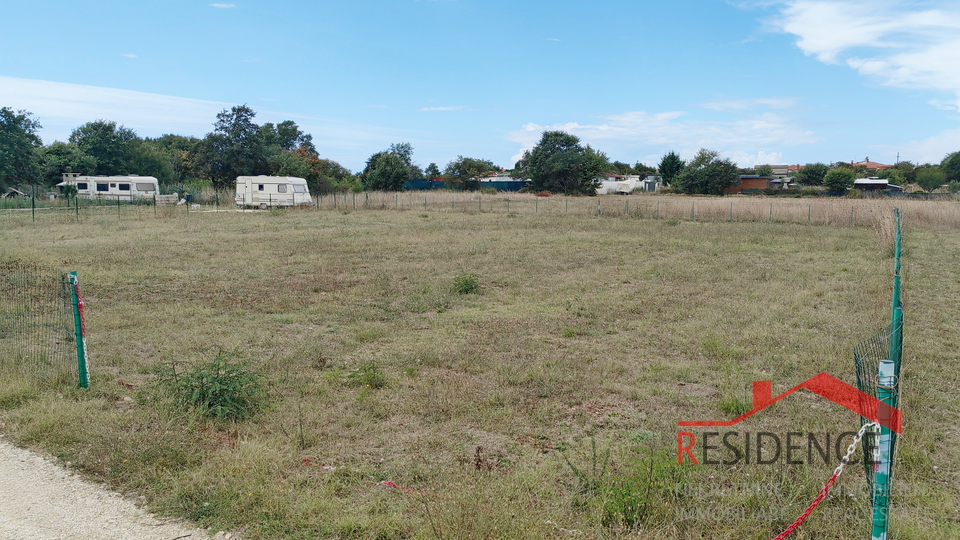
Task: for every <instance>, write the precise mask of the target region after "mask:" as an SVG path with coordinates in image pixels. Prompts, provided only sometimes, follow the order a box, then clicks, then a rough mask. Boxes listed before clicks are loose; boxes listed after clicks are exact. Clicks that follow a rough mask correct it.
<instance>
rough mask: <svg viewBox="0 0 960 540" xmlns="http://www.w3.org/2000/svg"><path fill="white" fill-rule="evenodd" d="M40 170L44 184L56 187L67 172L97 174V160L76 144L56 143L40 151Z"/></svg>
mask: <svg viewBox="0 0 960 540" xmlns="http://www.w3.org/2000/svg"><path fill="white" fill-rule="evenodd" d="M40 170H41V174H42V177H43V181H44V183H45V184H46V185H47V186H54V185H56V184H58V183H60V181H61V179H62V178H63V173H65V172H75V173H80V174H84V175H87V174H96V173H97V160H96V158H94V157H93V156H91V155H89V154H87V153H86V152H84V151H83V150H81V149H80V148H79V147H78V146H77V145H75V144H69V143H65V142H60V141H55V142H54V143H53V144H51V145H50V146H46V147H44V148H42V149H41V150H40Z"/></svg>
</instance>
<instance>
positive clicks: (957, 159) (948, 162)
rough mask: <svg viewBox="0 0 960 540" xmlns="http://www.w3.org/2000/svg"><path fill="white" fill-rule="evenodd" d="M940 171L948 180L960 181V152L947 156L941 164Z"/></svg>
mask: <svg viewBox="0 0 960 540" xmlns="http://www.w3.org/2000/svg"><path fill="white" fill-rule="evenodd" d="M940 170H941V171H943V174H945V175H946V177H947V180H950V181H960V152H953V153H950V154H947V155H946V157H944V158H943V161H941V162H940Z"/></svg>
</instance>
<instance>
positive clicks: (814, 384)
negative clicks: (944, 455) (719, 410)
mask: <svg viewBox="0 0 960 540" xmlns="http://www.w3.org/2000/svg"><path fill="white" fill-rule="evenodd" d="M801 388H806V389H807V390H810V391H811V392H813V393H814V394H817V395H820V396H823V397H825V398H827V399H829V400H830V401H832V402H834V403H836V404H837V405H840V406H842V407H845V408H847V409H850V410H851V411H853V412H855V413H857V414H859V415H860V416H862V417H864V418H866V419H868V420H872V421H874V422H877V423H878V424H880V425H881V426H883V427H886V428H888V429H890V430H892V431H895V432H897V433H901V429H902V424H901V416H900V410H899V409H897V408H895V407H891V406H890V405H887V404H886V403H883V402H882V401H880V400H879V399H877V398H875V397H873V396H871V395H868V394H865V393H863V392H861V391H860V390H858V389H856V388H854V387H852V386H850V385H849V384H847V383H845V382H843V381H841V380H840V379H838V378H836V377H833V376H832V375H829V374H827V373H819V374H817V375H814V376H813V377H810V378H809V379H807V380H806V381H804V382H802V383H800V384H798V385H797V386H794V387H793V388H791V389H790V390H787V391H786V392H784V393H782V394H780V395H779V396H777V397H773V383H772V382H771V381H753V409H751V410H750V411H749V412H747V413H744V414H742V415H740V416H738V417H737V418H734V419H733V420H727V421H709V420H706V421H704V420H694V421H680V422H677V425H678V426H680V427H730V426H733V425H735V424H737V423H739V422H741V421H742V420H745V419H747V418H749V417H751V416H753V415H754V414H756V413H758V412H760V411H762V410H763V409H766V408H767V407H769V406H770V405H773V404H774V403H776V402H778V401H780V400H781V399H783V398H785V397H787V396H789V395H790V394H792V393H794V392H796V391H797V390H799V389H801Z"/></svg>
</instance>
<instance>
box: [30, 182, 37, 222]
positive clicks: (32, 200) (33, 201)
mask: <svg viewBox="0 0 960 540" xmlns="http://www.w3.org/2000/svg"><path fill="white" fill-rule="evenodd" d="M30 215H32V216H33V220H34V221H36V220H37V185H36V184H34V185H33V197H30Z"/></svg>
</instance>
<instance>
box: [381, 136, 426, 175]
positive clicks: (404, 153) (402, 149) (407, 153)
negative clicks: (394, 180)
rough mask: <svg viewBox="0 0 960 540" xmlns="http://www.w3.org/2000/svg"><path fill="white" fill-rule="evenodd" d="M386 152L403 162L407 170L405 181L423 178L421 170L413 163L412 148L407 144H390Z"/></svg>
mask: <svg viewBox="0 0 960 540" xmlns="http://www.w3.org/2000/svg"><path fill="white" fill-rule="evenodd" d="M387 152H390V153H392V154H396V155H398V156H400V158H401V159H403V162H404V163H405V164H406V165H407V169H408V170H409V177H408V178H407V180H412V179H414V178H423V170H421V169H420V167H419V166H418V165H417V164H416V163H414V162H413V146H412V145H411V144H410V143H408V142H405V143H396V144H391V145H390V148H387Z"/></svg>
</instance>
